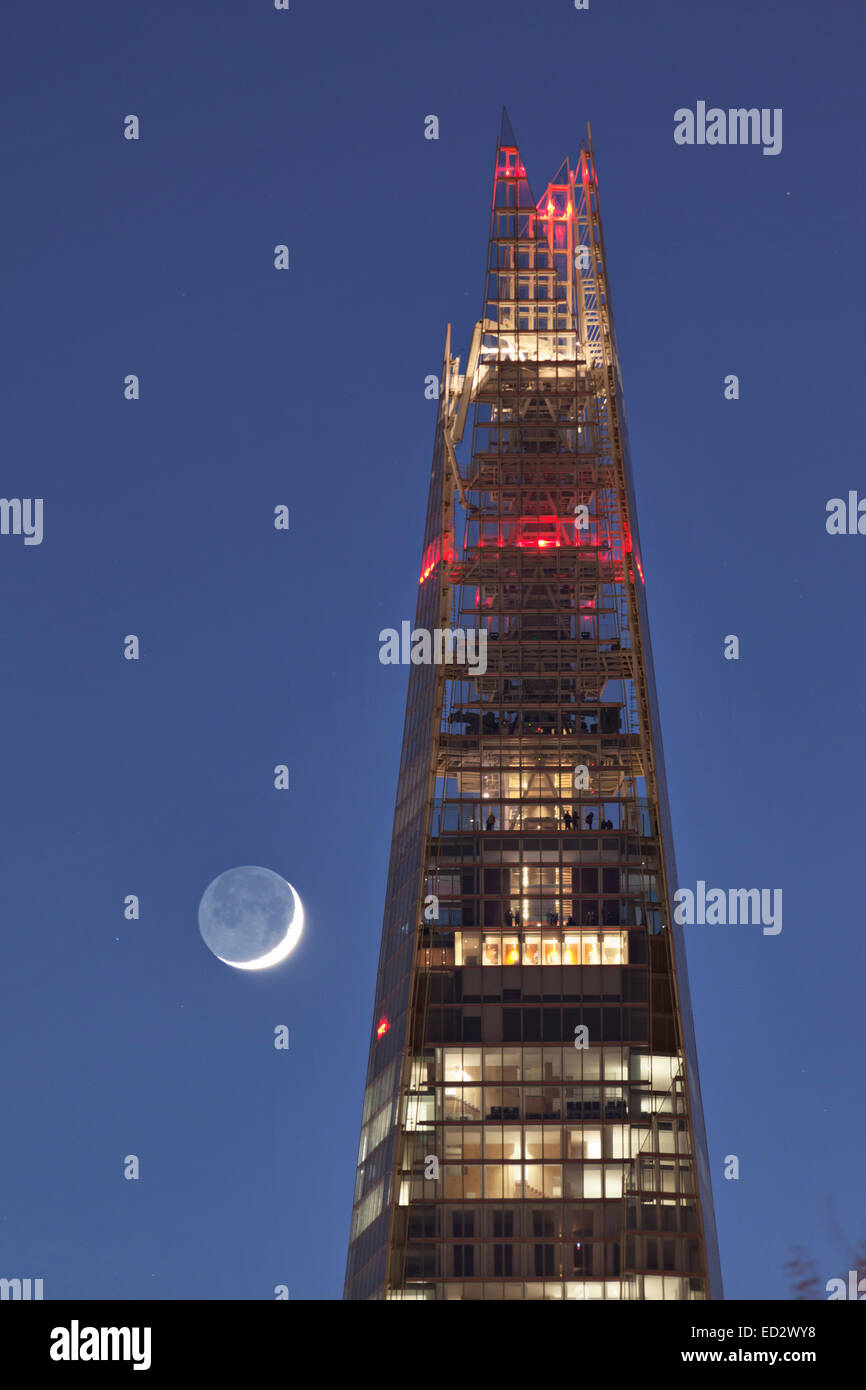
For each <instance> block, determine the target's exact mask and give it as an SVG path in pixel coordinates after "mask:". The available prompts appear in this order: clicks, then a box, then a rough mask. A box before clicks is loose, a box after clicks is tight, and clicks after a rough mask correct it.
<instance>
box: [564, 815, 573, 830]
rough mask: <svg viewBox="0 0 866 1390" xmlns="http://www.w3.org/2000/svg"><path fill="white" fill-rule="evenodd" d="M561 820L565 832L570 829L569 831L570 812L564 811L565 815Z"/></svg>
mask: <svg viewBox="0 0 866 1390" xmlns="http://www.w3.org/2000/svg"><path fill="white" fill-rule="evenodd" d="M562 819H563V822H564V824H565V828H566V830H570V829H571V812H570V811H566V813H565V815H564V816H563V817H562Z"/></svg>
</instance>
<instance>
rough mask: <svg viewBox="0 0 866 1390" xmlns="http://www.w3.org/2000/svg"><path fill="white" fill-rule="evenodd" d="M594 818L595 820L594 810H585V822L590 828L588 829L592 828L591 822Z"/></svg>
mask: <svg viewBox="0 0 866 1390" xmlns="http://www.w3.org/2000/svg"><path fill="white" fill-rule="evenodd" d="M594 820H595V812H594V811H587V813H586V824H587V827H588V829H590V830H591V829H592V822H593V821H594Z"/></svg>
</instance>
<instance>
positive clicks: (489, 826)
mask: <svg viewBox="0 0 866 1390" xmlns="http://www.w3.org/2000/svg"><path fill="white" fill-rule="evenodd" d="M495 826H496V817H495V816H494V814H493V812H492V811H491V812H490V815H489V816H488V817H487V829H488V830H493V829H494V828H495Z"/></svg>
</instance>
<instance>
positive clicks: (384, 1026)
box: [376, 1018, 391, 1038]
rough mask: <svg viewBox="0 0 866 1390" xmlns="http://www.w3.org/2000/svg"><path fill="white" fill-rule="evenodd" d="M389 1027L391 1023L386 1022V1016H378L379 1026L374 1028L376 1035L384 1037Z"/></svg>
mask: <svg viewBox="0 0 866 1390" xmlns="http://www.w3.org/2000/svg"><path fill="white" fill-rule="evenodd" d="M390 1027H391V1025H390V1023H389V1022H388V1020H387V1018H380V1020H379V1027H378V1028H377V1029H376V1037H377V1038H384V1036H385V1034H386V1033H387V1031H388V1029H389V1028H390Z"/></svg>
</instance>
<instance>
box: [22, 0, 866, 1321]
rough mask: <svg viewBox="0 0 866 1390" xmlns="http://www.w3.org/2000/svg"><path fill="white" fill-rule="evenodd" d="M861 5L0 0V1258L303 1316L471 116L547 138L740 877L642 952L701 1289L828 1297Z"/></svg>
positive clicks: (477, 243)
mask: <svg viewBox="0 0 866 1390" xmlns="http://www.w3.org/2000/svg"><path fill="white" fill-rule="evenodd" d="M864 30H866V23H864V20H863V16H862V13H861V12H860V10H859V7H858V6H856V5H854V4H851V3H849V2H848V0H846V3H839V0H831V2H830V3H825V4H823V5H821V6H816V5H814V4H811V3H810V4H805V3H801V2H800V3H784V4H783V3H766V0H764V3H757V4H756V3H754V0H733V3H731V4H728V5H726V6H723V7H715V6H713V7H710V6H705V5H701V6H697V7H696V6H695V5H694V4H693V3H687V0H675V3H672V4H667V5H648V4H639V3H637V2H636V0H626V3H619V2H618V0H591V8H590V10H589V11H587V12H581V13H578V12H577V11H575V10H574V8H573V6H572V5H571V3H570V0H542V3H540V4H539V5H537V6H535V7H534V8H533V7H532V6H530V5H527V4H526V0H498V3H496V4H494V3H491V0H482V2H480V3H479V0H476V3H474V4H470V5H467V4H466V3H465V0H459V3H458V0H438V3H437V4H435V5H406V4H403V3H396V0H388V2H387V3H378V4H375V3H374V4H366V5H356V4H350V3H348V0H335V3H323V0H315V3H313V0H292V8H291V10H290V11H289V12H288V13H280V12H276V11H275V10H274V9H273V6H272V4H270V0H246V3H244V4H235V3H228V0H184V3H181V4H174V3H169V0H158V2H157V3H154V4H151V5H147V6H142V5H132V4H118V3H115V2H114V0H112V2H111V3H109V0H105V3H102V4H98V3H93V0H83V3H80V4H77V5H74V6H71V5H65V4H60V3H58V0H51V3H45V4H40V5H37V6H34V5H33V4H32V3H26V2H25V0H7V3H6V5H5V6H4V14H3V18H2V32H0V52H2V57H0V92H2V97H0V102H2V123H0V148H2V186H3V195H4V196H3V203H4V213H3V219H2V221H3V226H2V231H0V237H2V266H3V277H2V278H3V285H4V289H3V301H4V302H3V318H4V321H5V327H4V330H3V337H2V362H0V368H2V370H0V395H2V420H3V468H2V486H0V492H2V495H4V496H6V497H8V498H12V497H42V498H44V499H45V500H44V506H45V522H44V526H45V533H44V540H43V543H42V545H40V546H31V547H25V546H24V545H23V543H22V538H21V537H14V536H0V575H2V601H0V663H2V666H0V675H2V692H3V696H2V710H3V715H2V721H0V768H2V791H0V797H2V833H0V862H2V873H0V920H2V923H3V930H4V938H5V951H4V959H5V969H4V971H3V976H2V996H0V1018H2V1036H3V1056H4V1059H5V1064H4V1067H3V1081H2V1109H3V1116H4V1125H3V1128H4V1139H3V1144H2V1146H0V1194H2V1195H0V1275H3V1276H5V1277H15V1276H18V1277H27V1276H32V1277H42V1278H44V1280H45V1294H46V1297H49V1298H67V1297H68V1298H72V1297H83V1298H106V1297H118V1298H150V1297H155V1298H194V1297H202V1298H248V1299H262V1298H264V1299H267V1298H270V1297H272V1296H273V1287H274V1285H275V1284H277V1283H285V1284H288V1286H289V1288H290V1290H291V1296H292V1298H328V1299H330V1298H337V1297H339V1296H340V1293H341V1289H342V1278H343V1268H344V1262H345V1253H346V1243H347V1238H348V1226H349V1215H350V1207H351V1198H352V1186H353V1175H354V1165H355V1158H356V1152H357V1142H358V1129H359V1117H360V1107H361V1100H362V1088H363V1078H364V1070H365V1065H366V1056H367V1044H368V1034H369V1027H370V1020H371V1009H372V1002H373V990H374V979H375V968H376V960H377V953H378V942H379V931H380V922H381V911H382V903H383V894H384V883H385V874H386V867H387V858H388V850H389V840H390V832H391V819H392V814H393V798H394V790H395V782H396V770H397V763H398V759H399V751H400V733H401V726H402V717H403V703H404V698H405V681H406V672H405V668H400V667H384V666H382V665H380V664H379V662H378V659H377V658H378V640H377V638H378V632H379V630H380V628H382V627H385V626H399V623H400V621H401V620H403V619H404V618H411V617H412V616H413V615H414V605H415V592H416V584H417V573H418V562H419V558H420V547H421V534H422V526H423V519H424V509H425V502H426V487H427V480H428V475H429V468H430V458H431V448H432V437H433V424H434V411H435V406H434V404H433V403H431V402H430V401H427V400H425V399H424V378H425V376H426V375H427V374H428V373H433V372H438V370H439V365H440V362H441V356H442V345H443V338H444V331H445V325H446V322H448V321H449V320H450V321H451V322H452V324H453V326H454V328H453V331H454V335H455V339H456V343H457V346H458V350H460V351H461V352H463V353H464V354H465V351H466V348H467V347H468V342H469V337H470V335H471V329H472V325H473V323H474V322H475V319H476V318H477V316H478V312H479V307H480V302H481V294H482V289H483V275H484V264H485V253H486V240H487V232H488V215H489V199H490V189H491V180H492V167H493V156H494V149H495V142H496V136H497V132H498V128H499V119H500V111H501V107H502V104H503V103H505V104H506V105H507V106H508V109H509V114H510V116H511V120H512V123H513V125H514V128H515V131H516V134H517V138H518V140H519V142H520V146H521V154H522V156H523V159H524V162H525V163H526V166H527V170H528V173H529V176H530V179H531V181H532V183H533V186H534V188H535V189H536V191H537V192H538V191H539V190H540V189H541V188H543V186H544V185H545V183H546V181H547V180H548V179H549V178H551V177H552V176H553V174H554V173H555V171H556V169H557V168H558V166H559V164H560V162H561V160H562V159H563V157H565V156H566V155H571V156H572V157H573V156H574V155H575V153H576V150H577V146H578V143H579V141H580V139H581V137H582V136H583V134H584V130H585V123H586V121H587V120H591V122H592V127H593V136H594V140H595V148H596V156H597V163H598V174H599V185H600V192H601V201H602V212H603V217H604V224H605V235H606V243H607V251H608V261H609V272H610V278H611V285H612V291H613V303H614V310H615V314H616V324H617V332H618V337H619V345H620V354H621V358H622V365H623V373H624V378H625V388H626V402H627V410H628V424H629V432H630V437H631V445H632V454H633V460H634V466H635V477H636V486H637V496H638V507H639V517H640V526H641V538H642V543H643V551H644V562H645V569H646V578H647V595H648V601H649V606H650V615H651V620H652V637H653V644H654V653H655V662H656V671H657V678H658V687H659V700H660V707H661V715H662V723H663V728H664V735H665V747H666V757H667V768H668V777H669V783H670V793H671V803H672V813H673V821H674V829H675V839H676V850H677V856H678V862H679V877H680V882H681V884H683V885H687V886H688V885H692V886H694V884H695V883H696V881H697V879H699V878H703V879H705V880H706V881H707V882H708V883H710V884H712V885H718V886H724V887H725V888H727V887H737V886H742V887H752V886H761V887H767V888H776V887H781V888H782V889H783V891H784V925H783V930H782V933H781V935H779V936H778V937H767V936H763V935H762V934H761V931H760V928H757V927H727V928H715V929H714V928H711V927H694V928H691V929H687V940H688V944H689V968H690V977H691V984H692V992H693V1002H694V1012H695V1025H696V1032H697V1039H698V1049H699V1056H700V1061H701V1072H702V1080H703V1094H704V1104H705V1108H706V1112H707V1123H708V1132H709V1144H710V1154H711V1164H712V1170H713V1176H714V1183H715V1191H716V1210H717V1218H718V1224H719V1234H720V1243H721V1253H722V1264H723V1270H724V1275H725V1281H726V1292H727V1294H728V1296H729V1297H742V1298H772V1297H785V1296H787V1294H788V1285H787V1281H786V1278H785V1275H784V1271H783V1265H784V1262H785V1259H786V1258H787V1255H788V1252H789V1248H790V1247H791V1246H792V1245H793V1244H796V1243H805V1244H807V1245H809V1246H811V1247H812V1248H813V1250H814V1251H815V1254H816V1258H817V1263H818V1268H819V1273H820V1275H821V1279H822V1282H823V1281H824V1280H826V1279H828V1278H830V1277H835V1276H839V1275H844V1273H845V1271H846V1270H847V1269H848V1267H849V1263H848V1258H847V1254H846V1252H845V1251H844V1249H843V1248H842V1245H841V1244H840V1243H839V1241H838V1240H837V1239H836V1237H834V1235H833V1227H834V1224H836V1225H838V1227H839V1228H841V1229H842V1230H843V1231H844V1232H845V1233H847V1234H848V1235H849V1236H850V1237H851V1239H852V1240H854V1239H857V1238H859V1237H861V1236H863V1235H864V1234H866V1203H864V1199H863V1181H862V1155H863V1151H864V1146H866V1120H864V1088H863V1040H862V1027H863V1023H862V1005H861V998H862V988H861V985H862V975H863V933H864V927H863V895H862V887H861V885H860V876H861V873H862V864H863V838H864V815H866V813H864V806H863V796H862V787H863V783H864V760H863V751H862V749H861V746H860V744H861V735H860V733H858V731H862V724H863V714H862V711H863V706H864V700H866V663H864V656H863V645H864V638H863V631H864V627H863V620H862V603H863V592H864V586H863V573H864V566H866V537H862V536H855V537H837V538H831V537H830V536H828V535H827V533H826V530H825V524H824V522H825V505H826V502H827V500H828V499H829V498H831V497H834V496H839V495H841V496H846V495H847V492H848V490H849V489H859V490H860V491H861V493H863V494H866V470H864V467H863V425H864V420H863V415H864V406H863V397H864V393H863V381H862V378H863V352H862V337H863V298H862V286H863V224H864V198H863V177H862V130H863V120H864V103H863V95H862V51H863V40H864ZM699 100H706V101H707V103H708V104H709V105H719V106H721V107H725V108H726V107H728V106H758V107H768V108H776V107H781V108H782V110H783V113H784V118H783V149H782V153H781V154H779V155H778V156H776V157H765V156H763V155H762V153H761V151H760V149H759V148H752V147H745V148H743V147H734V148H727V147H726V148H710V147H704V148H697V147H694V148H683V147H678V146H676V145H675V144H674V140H673V126H674V121H673V113H674V111H675V109H676V108H678V107H682V106H690V107H694V106H695V104H696V102H697V101H699ZM129 113H135V114H137V115H138V116H139V117H140V120H141V139H140V140H139V141H138V142H137V143H132V142H127V141H125V140H124V139H123V137H122V122H123V118H124V116H125V115H127V114H129ZM431 113H432V114H436V115H438V117H439V120H440V138H439V140H438V142H433V141H426V140H425V139H424V117H425V116H426V115H428V114H431ZM277 243H286V244H288V246H289V247H290V252H291V269H290V271H288V272H287V273H282V274H281V273H278V272H276V271H275V270H274V269H273V247H274V245H275V244H277ZM130 372H134V373H137V374H139V375H140V378H141V391H142V398H141V400H140V401H138V402H135V403H130V402H126V401H124V399H123V395H122V383H123V379H124V377H125V375H126V374H127V373H130ZM728 373H736V374H737V375H738V376H739V378H740V390H741V398H740V400H739V401H737V402H727V401H725V400H724V399H723V394H722V389H723V378H724V377H725V375H726V374H728ZM281 502H282V503H286V504H287V505H288V506H289V507H290V511H291V528H290V531H289V533H288V534H287V535H284V534H278V533H276V532H274V530H273V529H272V526H271V516H272V511H273V507H274V506H275V505H276V504H278V503H281ZM127 633H136V634H138V635H139V637H140V639H141V644H142V659H141V660H140V661H139V662H138V663H130V662H127V661H124V660H123V658H122V642H123V638H124V636H125V635H126V634H127ZM728 633H736V634H738V635H739V637H740V639H741V659H740V661H739V662H727V661H725V660H724V659H723V656H722V645H723V638H724V637H725V635H726V634H728ZM277 763H287V764H288V765H289V767H290V772H291V789H290V790H289V791H288V792H285V793H281V792H277V791H275V790H274V789H273V781H272V770H273V767H274V765H275V764H277ZM247 863H251V864H262V865H264V866H266V867H269V868H271V869H274V870H277V871H279V872H281V873H284V874H285V875H286V876H287V877H288V878H289V879H291V881H292V882H293V883H294V884H295V885H296V886H297V888H298V889H299V891H300V893H301V894H302V896H303V899H304V901H305V904H306V908H307V913H308V928H307V932H306V935H305V937H304V939H303V941H302V943H301V945H300V947H299V948H298V950H297V951H296V952H295V954H294V955H293V956H292V957H291V959H290V961H289V962H288V963H287V964H286V965H285V966H283V967H280V968H279V969H277V970H275V971H274V972H272V973H270V974H267V975H264V976H263V977H258V976H250V975H248V974H247V973H241V972H235V971H232V970H230V969H228V968H227V967H225V966H222V965H220V964H219V963H218V962H217V961H216V960H215V959H214V958H213V957H211V956H210V955H209V954H208V952H207V950H206V949H205V947H204V946H203V944H202V942H201V939H200V937H199V934H198V930H197V924H196V908H197V904H198V900H199V897H200V895H201V893H202V891H203V890H204V888H205V887H206V885H207V884H208V883H209V882H210V881H211V879H212V878H214V877H215V876H216V875H217V874H219V873H221V872H222V871H223V870H224V869H227V868H229V867H231V866H233V865H236V864H247ZM128 893H137V894H139V895H140V898H141V905H142V916H141V920H140V921H139V922H137V923H135V922H133V923H130V922H126V921H125V920H124V917H123V899H124V896H125V895H126V894H128ZM281 1023H285V1024H287V1025H288V1026H289V1027H290V1028H291V1030H292V1047H291V1050H290V1051H289V1052H288V1053H282V1052H276V1051H274V1048H273V1045H272V1039H273V1030H274V1028H275V1026H277V1025H278V1024H281ZM129 1153H135V1154H137V1155H138V1156H139V1158H140V1162H141V1180H140V1181H139V1182H137V1183H135V1182H127V1181H125V1180H124V1178H123V1176H122V1162H123V1157H124V1155H126V1154H129ZM732 1153H733V1154H737V1155H738V1156H739V1158H740V1165H741V1177H740V1179H739V1181H738V1182H726V1181H725V1180H724V1179H723V1177H722V1169H723V1162H724V1158H725V1155H727V1154H732Z"/></svg>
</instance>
